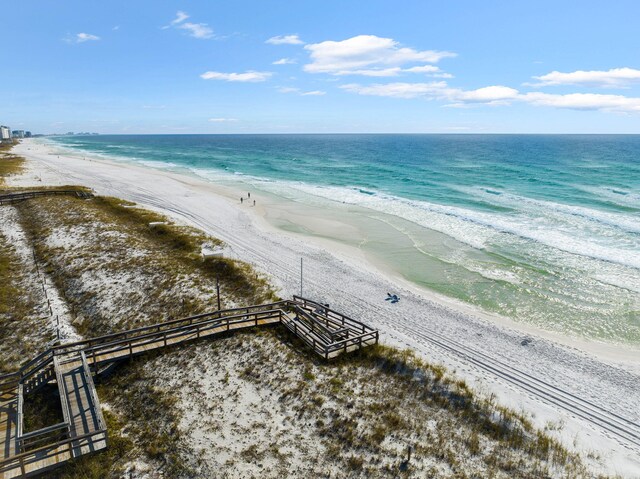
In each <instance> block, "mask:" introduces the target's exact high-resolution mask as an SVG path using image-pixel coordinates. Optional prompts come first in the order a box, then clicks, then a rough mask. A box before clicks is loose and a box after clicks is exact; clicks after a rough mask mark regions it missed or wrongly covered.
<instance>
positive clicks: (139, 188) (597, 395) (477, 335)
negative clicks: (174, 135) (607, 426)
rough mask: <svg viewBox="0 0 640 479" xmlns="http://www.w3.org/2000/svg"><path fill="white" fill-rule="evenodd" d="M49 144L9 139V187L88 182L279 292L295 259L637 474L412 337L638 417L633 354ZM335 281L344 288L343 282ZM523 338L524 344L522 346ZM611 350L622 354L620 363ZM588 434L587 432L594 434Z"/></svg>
mask: <svg viewBox="0 0 640 479" xmlns="http://www.w3.org/2000/svg"><path fill="white" fill-rule="evenodd" d="M47 148H49V147H48V146H47V145H43V144H42V143H34V142H31V141H28V142H24V143H22V144H21V145H19V146H18V147H16V148H15V149H14V152H15V153H17V154H20V155H22V156H24V157H25V158H26V159H27V169H26V172H25V173H24V174H23V175H22V176H20V177H15V178H14V179H11V180H10V181H9V185H11V186H26V185H27V184H28V185H29V186H34V184H35V185H36V186H37V184H38V183H40V184H42V185H43V186H44V185H45V184H46V185H55V184H58V185H60V184H73V183H78V184H81V185H84V186H89V187H92V188H94V189H95V190H96V192H97V193H98V194H104V195H109V196H117V197H120V198H123V199H127V200H131V201H134V202H136V203H139V204H141V205H142V206H145V207H149V208H151V209H156V210H158V211H161V212H163V213H165V214H167V215H169V216H171V217H173V218H177V219H178V220H180V221H182V222H185V223H188V224H190V225H192V226H196V227H197V228H199V229H202V230H204V231H206V232H207V233H209V234H211V235H213V236H216V237H218V238H220V239H222V240H223V241H225V242H226V243H227V245H228V248H229V251H230V252H231V255H232V256H233V257H237V258H240V259H243V260H245V261H248V262H251V263H253V264H255V265H256V266H257V268H258V270H260V271H262V272H264V273H267V274H268V275H269V276H270V278H272V282H273V284H274V286H275V287H276V288H278V289H279V290H280V292H281V294H283V295H289V294H291V293H297V292H298V291H299V290H298V288H299V258H300V257H304V259H305V262H304V264H305V284H304V285H303V287H304V292H305V294H308V295H310V296H312V297H317V298H318V299H320V300H323V301H326V302H329V303H333V305H336V308H338V309H342V310H344V311H345V312H351V314H353V315H354V316H355V315H357V316H358V317H361V318H362V319H363V320H366V321H368V322H369V323H371V324H373V325H375V326H376V327H378V328H379V329H380V330H381V331H382V332H383V340H384V342H388V343H391V344H394V345H400V346H405V347H406V346H408V347H411V348H413V349H415V350H416V351H417V352H418V353H419V354H420V355H422V356H424V357H426V358H428V359H429V360H430V361H433V362H437V363H441V364H443V365H445V366H447V367H448V368H449V369H450V370H451V371H452V372H455V373H456V374H458V375H460V376H461V377H463V378H464V379H466V380H468V381H470V382H471V383H472V385H474V386H476V387H477V388H478V389H479V390H481V391H482V390H487V391H490V392H491V393H496V395H497V396H498V397H499V398H500V399H501V400H504V403H505V404H506V405H507V406H512V407H516V408H522V409H523V410H526V411H527V412H531V413H532V414H534V415H535V418H534V419H535V422H536V423H538V424H544V422H545V421H558V418H561V419H560V420H561V421H566V422H565V424H566V426H565V428H564V429H563V431H561V432H559V435H560V437H561V438H562V439H563V440H564V441H565V442H566V443H568V444H570V443H571V441H573V440H574V439H575V441H576V443H575V444H574V446H575V447H576V448H578V449H580V450H591V449H596V450H598V451H599V452H601V453H602V454H604V455H605V456H604V457H605V460H606V461H607V465H608V466H609V467H607V468H606V469H607V470H611V471H617V472H620V469H619V468H618V467H619V466H616V465H615V464H616V463H617V462H618V461H620V464H624V468H623V469H622V470H623V471H627V470H633V471H636V473H637V471H640V463H639V462H638V460H637V458H636V456H634V454H633V453H631V452H630V451H629V450H627V449H625V448H624V447H623V446H621V445H619V444H618V445H616V444H617V443H616V442H615V441H613V440H611V439H607V438H606V437H605V436H603V435H602V432H598V431H594V429H593V426H591V427H585V426H586V425H585V423H584V422H582V421H580V420H576V419H571V417H570V415H568V414H566V413H562V412H558V410H557V409H556V408H555V407H552V406H549V405H548V404H544V403H543V402H541V401H540V400H539V399H536V398H531V397H528V396H529V395H528V394H527V393H526V392H523V391H518V390H516V389H514V387H513V385H509V384H504V383H501V382H500V381H496V379H495V378H494V377H491V376H490V375H488V374H487V373H486V371H481V370H479V369H478V368H476V367H474V366H473V365H470V364H469V363H468V362H465V361H464V358H460V357H456V355H455V354H453V353H451V352H450V351H443V350H437V348H434V347H433V345H432V344H430V343H429V342H427V341H426V340H425V339H424V338H422V337H421V334H422V333H421V332H424V331H427V335H428V331H429V330H432V331H438V332H439V333H441V334H442V335H444V336H446V337H448V338H453V339H454V340H455V341H457V342H458V343H459V344H461V345H465V346H467V347H469V348H471V349H477V350H480V351H483V352H484V353H485V354H490V355H491V356H492V357H494V358H497V359H502V360H504V361H509V362H510V363H513V365H514V367H518V368H520V369H522V370H524V371H527V372H528V373H531V374H533V375H535V376H537V377H542V378H544V379H545V380H548V381H549V382H550V383H556V382H558V381H559V380H561V382H560V384H561V385H562V386H563V387H566V388H569V389H570V390H571V391H574V392H575V393H576V394H581V395H583V396H584V397H586V398H588V399H589V400H590V401H593V402H594V403H596V404H601V405H602V406H603V407H606V408H607V409H610V410H613V411H615V412H616V413H618V414H621V415H623V416H626V417H629V418H630V419H633V420H635V421H636V422H637V421H638V419H639V418H638V411H637V407H636V406H637V404H638V401H640V386H639V385H638V383H639V381H638V371H640V352H636V351H633V350H632V351H631V352H626V351H623V352H621V351H620V350H621V348H620V346H611V348H605V349H607V350H604V351H602V350H601V351H599V352H598V351H596V350H598V349H600V348H599V347H598V345H597V344H593V343H592V342H590V343H591V344H588V345H586V346H585V345H581V344H579V341H576V340H573V339H572V338H567V342H568V343H567V344H563V343H562V341H560V340H559V339H558V338H556V337H547V336H546V335H545V334H540V331H539V330H537V328H535V331H526V330H525V329H524V328H522V324H520V323H516V324H513V325H512V324H509V323H508V322H509V321H510V320H508V318H494V317H493V315H491V316H487V315H483V314H479V313H478V312H477V311H474V310H473V309H469V307H468V308H467V309H465V308H464V307H463V306H466V305H456V304H454V303H453V301H452V300H449V301H446V299H448V298H446V299H445V298H440V297H438V295H437V294H436V293H432V292H429V291H427V290H423V289H422V288H420V287H418V286H416V285H412V284H411V283H409V282H408V281H407V280H405V279H404V278H398V277H394V276H393V275H392V274H390V272H389V271H385V270H384V267H383V265H376V264H371V262H370V259H367V258H366V256H365V254H364V253H363V252H362V251H359V250H358V249H357V248H352V247H349V246H347V245H342V244H340V245H336V243H335V242H332V241H330V240H326V239H322V238H315V237H314V238H313V239H312V240H310V239H309V237H308V236H306V235H301V234H296V233H292V232H284V231H282V230H281V229H278V228H277V227H275V226H274V225H273V224H271V223H270V222H269V221H268V219H267V212H268V211H271V208H276V205H274V204H271V206H269V203H268V200H267V198H266V197H264V198H263V197H261V196H256V199H258V200H259V202H258V205H259V206H258V207H256V208H255V209H254V210H251V208H242V209H240V208H239V206H240V205H239V204H236V201H237V200H236V201H234V198H235V197H236V196H235V192H234V191H233V190H230V189H228V188H226V187H224V186H220V185H214V184H211V183H207V182H206V181H203V180H197V179H196V178H192V177H190V176H186V175H182V174H179V173H175V172H170V171H167V170H159V169H152V168H149V167H142V166H138V165H131V164H126V163H124V162H122V163H121V162H110V161H107V160H103V159H100V160H95V159H94V160H90V161H87V160H83V159H82V158H81V157H80V158H77V157H74V156H64V155H60V158H59V159H58V158H56V156H57V155H51V154H50V153H49V150H48V149H47ZM123 173H125V174H123ZM38 179H40V180H41V182H38V181H37V180H38ZM252 193H253V192H252ZM252 196H253V195H252ZM252 199H253V198H252ZM263 200H264V205H263ZM247 210H248V211H247ZM354 252H358V253H359V254H355V253H354ZM307 278H308V279H307ZM342 285H348V287H345V288H344V290H343V289H342ZM394 285H395V286H394ZM398 285H400V288H401V291H398V292H399V293H400V294H401V296H402V301H401V302H400V303H398V304H397V305H390V304H388V303H387V302H385V301H384V300H383V299H384V295H386V290H388V289H389V288H390V287H395V289H396V290H398V289H399V288H398ZM297 290H298V291H297ZM511 323H513V321H511ZM530 336H533V338H532V344H527V345H524V344H522V341H523V339H526V338H527V337H530ZM554 336H555V335H554ZM581 346H582V347H584V348H585V349H581ZM634 353H635V354H634ZM620 355H625V356H627V357H626V358H625V359H624V360H623V359H622V358H621V357H620ZM629 356H631V359H629ZM594 433H595V434H597V435H598V438H597V439H596V438H594V437H593V436H592V435H593V434H594ZM614 459H615V460H614Z"/></svg>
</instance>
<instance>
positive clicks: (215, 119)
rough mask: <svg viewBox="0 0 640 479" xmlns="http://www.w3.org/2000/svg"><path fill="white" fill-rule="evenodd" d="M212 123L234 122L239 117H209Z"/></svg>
mask: <svg viewBox="0 0 640 479" xmlns="http://www.w3.org/2000/svg"><path fill="white" fill-rule="evenodd" d="M209 121H210V122H211V123H233V122H236V121H238V119H237V118H209Z"/></svg>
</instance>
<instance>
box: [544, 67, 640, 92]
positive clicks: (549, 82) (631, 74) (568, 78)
mask: <svg viewBox="0 0 640 479" xmlns="http://www.w3.org/2000/svg"><path fill="white" fill-rule="evenodd" d="M533 78H535V79H536V80H539V83H534V84H532V86H556V85H589V86H597V87H603V88H616V87H618V88H619V87H626V86H627V85H629V84H630V83H632V82H640V70H635V69H633V68H626V67H625V68H612V69H611V70H607V71H599V70H593V71H583V70H578V71H575V72H570V73H563V72H558V71H553V72H551V73H547V74H546V75H542V76H537V77H533Z"/></svg>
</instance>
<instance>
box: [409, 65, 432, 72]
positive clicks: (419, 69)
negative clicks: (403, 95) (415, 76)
mask: <svg viewBox="0 0 640 479" xmlns="http://www.w3.org/2000/svg"><path fill="white" fill-rule="evenodd" d="M403 71H405V72H409V73H439V72H440V69H439V68H438V67H437V66H434V65H422V66H417V67H411V68H405V69H404V70H403Z"/></svg>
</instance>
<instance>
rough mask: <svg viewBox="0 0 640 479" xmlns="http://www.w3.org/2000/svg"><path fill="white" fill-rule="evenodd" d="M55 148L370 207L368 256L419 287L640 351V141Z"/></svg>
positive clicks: (136, 142)
mask: <svg viewBox="0 0 640 479" xmlns="http://www.w3.org/2000/svg"><path fill="white" fill-rule="evenodd" d="M55 141H56V142H57V143H59V144H60V145H63V146H66V147H70V148H74V149H78V150H81V151H85V152H87V153H91V154H94V155H95V154H97V155H104V156H106V157H109V158H111V159H120V160H123V161H129V162H131V161H133V162H138V163H142V164H145V165H147V166H152V167H158V168H169V169H174V170H177V171H188V172H189V173H190V174H195V175H198V176H200V177H202V178H205V179H207V180H209V181H214V182H236V183H237V182H240V183H247V184H250V185H251V186H252V187H254V188H258V189H262V190H264V191H267V192H270V193H271V194H275V195H280V196H282V197H285V198H289V199H291V200H295V201H298V202H301V203H302V204H308V205H314V206H321V207H323V208H327V209H331V208H332V206H336V207H337V206H338V205H354V206H358V207H361V208H364V211H366V212H367V213H366V214H365V215H364V216H366V218H364V217H363V216H362V214H360V217H358V218H356V217H355V216H354V217H353V221H354V224H355V223H357V224H358V226H359V227H360V228H361V229H362V228H364V229H365V230H366V234H365V236H366V241H363V242H362V244H361V245H360V246H361V247H362V248H363V249H364V250H365V252H366V253H368V254H371V255H373V256H375V257H377V258H380V259H381V260H382V261H383V262H385V263H386V264H388V265H389V266H391V267H392V268H394V269H395V270H396V271H398V272H399V273H400V274H402V275H403V276H404V277H406V278H407V279H408V280H410V281H412V282H414V283H416V284H419V285H421V286H423V287H426V288H429V289H431V290H435V291H437V292H439V293H442V294H445V295H447V296H451V297H454V298H456V299H459V300H462V301H464V302H467V303H470V304H473V305H476V306H479V307H481V308H483V309H485V310H487V311H492V312H497V313H500V314H504V315H506V316H509V317H511V318H512V319H514V320H516V321H521V322H526V323H529V324H533V325H536V326H539V327H541V328H544V329H547V330H552V331H556V332H560V333H564V334H568V335H574V336H580V337H584V338H590V339H598V340H604V341H608V342H624V343H633V344H640V299H639V298H640V135H621V136H617V135H603V136H600V135H587V136H583V135H554V136H545V135H141V136H95V137H59V138H56V139H55ZM361 211H362V210H361ZM373 222H378V223H379V224H382V223H384V225H385V226H384V228H370V227H369V226H367V225H371V224H373ZM367 228H369V229H368V230H367ZM336 239H340V235H339V234H337V233H336Z"/></svg>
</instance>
